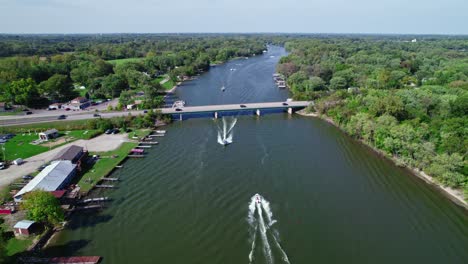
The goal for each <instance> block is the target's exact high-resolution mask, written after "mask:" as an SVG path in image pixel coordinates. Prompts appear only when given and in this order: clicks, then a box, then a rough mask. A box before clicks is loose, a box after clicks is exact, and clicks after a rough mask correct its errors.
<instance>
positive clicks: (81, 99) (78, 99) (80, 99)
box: [72, 96, 88, 101]
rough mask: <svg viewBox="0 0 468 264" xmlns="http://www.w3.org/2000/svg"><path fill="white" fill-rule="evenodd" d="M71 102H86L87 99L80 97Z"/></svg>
mask: <svg viewBox="0 0 468 264" xmlns="http://www.w3.org/2000/svg"><path fill="white" fill-rule="evenodd" d="M72 101H88V99H87V98H86V97H83V96H80V97H77V98H75V99H73V100H72Z"/></svg>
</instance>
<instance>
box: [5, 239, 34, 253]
mask: <svg viewBox="0 0 468 264" xmlns="http://www.w3.org/2000/svg"><path fill="white" fill-rule="evenodd" d="M33 240H34V237H29V238H25V239H17V238H11V239H10V240H8V242H7V243H6V253H7V256H13V255H15V254H17V253H21V252H23V251H26V249H27V248H28V247H29V246H30V245H31V244H32V242H33Z"/></svg>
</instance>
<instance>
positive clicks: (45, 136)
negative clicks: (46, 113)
mask: <svg viewBox="0 0 468 264" xmlns="http://www.w3.org/2000/svg"><path fill="white" fill-rule="evenodd" d="M58 136H59V133H58V130H57V129H55V128H53V129H49V130H46V131H44V132H41V133H39V139H40V140H44V141H48V140H50V139H54V138H58Z"/></svg>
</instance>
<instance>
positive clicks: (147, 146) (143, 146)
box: [136, 145, 151, 148]
mask: <svg viewBox="0 0 468 264" xmlns="http://www.w3.org/2000/svg"><path fill="white" fill-rule="evenodd" d="M136 147H137V148H151V146H149V145H139V146H136Z"/></svg>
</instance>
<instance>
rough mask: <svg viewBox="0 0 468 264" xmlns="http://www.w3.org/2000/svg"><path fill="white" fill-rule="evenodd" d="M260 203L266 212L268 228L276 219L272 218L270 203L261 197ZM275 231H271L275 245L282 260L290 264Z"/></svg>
mask: <svg viewBox="0 0 468 264" xmlns="http://www.w3.org/2000/svg"><path fill="white" fill-rule="evenodd" d="M261 204H262V208H263V210H265V214H266V216H267V220H268V227H269V228H270V227H271V226H272V225H273V224H275V223H276V222H277V221H276V220H275V219H273V212H272V211H271V208H270V203H269V202H268V201H267V200H265V199H264V198H263V197H262V199H261ZM273 231H276V230H273ZM275 233H277V232H273V234H272V237H273V240H274V242H275V245H276V247H277V248H278V249H279V251H280V252H281V255H282V257H283V260H284V261H285V262H286V263H288V264H290V262H289V258H288V255H287V254H286V252H285V251H284V250H283V248H282V247H281V244H280V243H279V242H278V239H277V235H275Z"/></svg>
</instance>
